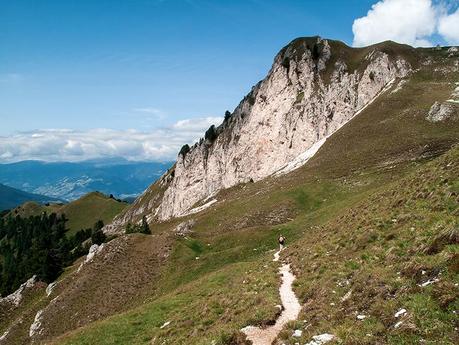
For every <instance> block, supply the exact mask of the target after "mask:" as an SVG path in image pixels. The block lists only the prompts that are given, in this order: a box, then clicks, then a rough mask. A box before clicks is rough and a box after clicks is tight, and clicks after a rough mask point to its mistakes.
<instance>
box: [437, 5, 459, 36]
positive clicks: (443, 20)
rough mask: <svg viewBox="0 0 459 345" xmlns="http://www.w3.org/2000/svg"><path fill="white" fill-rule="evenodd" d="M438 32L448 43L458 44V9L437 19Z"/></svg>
mask: <svg viewBox="0 0 459 345" xmlns="http://www.w3.org/2000/svg"><path fill="white" fill-rule="evenodd" d="M438 33H439V34H440V35H442V36H443V37H444V39H445V40H446V41H447V42H448V43H449V44H459V9H457V10H456V12H454V13H451V14H446V15H443V16H441V17H440V19H439V21H438Z"/></svg>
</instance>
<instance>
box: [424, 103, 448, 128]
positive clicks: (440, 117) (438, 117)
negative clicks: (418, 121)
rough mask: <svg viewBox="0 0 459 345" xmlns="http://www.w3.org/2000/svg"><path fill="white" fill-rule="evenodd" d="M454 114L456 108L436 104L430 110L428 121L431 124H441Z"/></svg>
mask: <svg viewBox="0 0 459 345" xmlns="http://www.w3.org/2000/svg"><path fill="white" fill-rule="evenodd" d="M453 114H454V107H453V105H451V104H448V103H440V102H435V103H434V104H433V105H432V107H431V108H430V110H429V113H428V114H427V117H426V119H427V120H428V121H430V122H434V123H435V122H440V121H444V120H446V119H448V118H450V117H451V115H453Z"/></svg>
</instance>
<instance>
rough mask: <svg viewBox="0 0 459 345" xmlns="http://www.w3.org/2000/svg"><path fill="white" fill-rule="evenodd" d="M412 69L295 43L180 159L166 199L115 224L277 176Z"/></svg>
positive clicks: (182, 210)
mask: <svg viewBox="0 0 459 345" xmlns="http://www.w3.org/2000/svg"><path fill="white" fill-rule="evenodd" d="M343 51H344V52H345V54H344V53H343ZM352 54H354V55H352ZM356 60H357V61H356ZM410 70H411V66H410V64H409V63H408V62H407V61H406V59H404V58H403V57H402V55H400V54H393V53H391V51H389V52H386V51H384V50H383V49H378V47H377V46H375V47H373V48H371V47H367V48H362V49H354V48H349V47H346V46H344V45H343V44H342V43H340V44H337V42H335V41H327V40H323V39H321V38H319V37H315V38H308V39H298V40H295V41H293V42H292V43H290V44H289V45H288V46H286V47H285V48H284V49H282V50H281V51H280V52H279V54H278V55H277V56H276V58H275V60H274V63H273V66H272V68H271V70H270V71H269V73H268V75H267V77H266V78H265V79H264V80H262V81H261V82H259V83H258V84H257V85H256V86H254V87H253V88H252V90H251V92H250V93H249V94H248V95H247V96H246V97H245V98H244V99H243V100H242V101H241V103H240V104H239V105H238V107H237V108H236V109H235V110H234V112H233V114H232V115H231V116H230V117H229V118H228V119H227V120H225V121H224V123H223V124H221V125H220V126H219V127H217V128H216V129H215V131H210V132H209V133H208V135H207V137H208V139H203V140H201V141H200V142H199V143H196V144H195V145H194V146H192V147H191V149H190V150H185V151H184V152H183V153H181V154H179V156H178V159H177V162H176V164H175V167H174V168H173V170H172V171H171V172H169V173H168V174H166V175H165V176H163V178H162V179H161V180H160V181H159V182H158V183H157V185H158V186H160V189H161V197H160V198H158V197H157V196H156V197H155V201H154V202H149V203H148V205H146V203H144V202H143V203H142V199H145V195H144V196H141V197H140V199H138V201H137V202H136V203H135V204H134V205H133V207H132V208H131V209H130V210H128V211H127V212H126V213H125V214H123V215H122V216H120V217H119V218H118V219H117V220H116V221H115V223H114V224H115V225H116V226H119V225H120V224H124V223H126V222H127V221H130V220H131V219H135V216H136V215H137V216H138V215H139V214H145V212H147V215H148V218H149V219H150V220H152V219H155V220H158V221H164V220H167V219H170V218H172V217H177V216H180V215H184V214H186V213H187V212H188V211H189V210H190V209H191V208H192V207H193V205H195V204H196V203H197V202H199V201H202V200H203V199H206V198H210V197H211V196H212V195H214V194H215V193H217V192H218V191H220V190H222V189H224V188H228V187H231V186H234V185H236V184H238V183H241V182H248V181H250V180H253V181H257V180H260V179H263V178H265V177H267V176H270V175H272V174H273V173H276V171H279V170H280V169H281V168H282V167H284V166H286V165H287V164H288V163H289V162H291V161H292V160H294V159H295V158H296V157H298V156H299V155H301V154H302V153H304V152H305V151H307V150H308V149H309V148H310V147H311V146H312V145H314V144H315V143H317V142H318V141H320V140H322V139H323V138H325V137H327V136H329V135H331V134H332V133H333V132H335V131H336V130H337V129H339V128H340V127H341V126H342V125H344V124H345V123H346V122H348V121H349V120H350V119H352V117H353V116H354V115H355V114H356V113H357V112H358V111H359V110H361V109H362V108H363V107H365V106H366V105H367V104H368V103H369V102H371V101H372V100H373V99H374V98H375V97H376V96H377V95H378V94H379V93H380V92H381V91H382V90H383V89H384V88H385V87H386V86H387V85H388V84H389V83H391V82H392V81H394V80H395V79H397V78H403V77H405V76H406V75H407V74H408V73H409V72H410ZM158 186H157V187H156V188H159V187H158ZM146 193H150V191H148V190H147V192H146Z"/></svg>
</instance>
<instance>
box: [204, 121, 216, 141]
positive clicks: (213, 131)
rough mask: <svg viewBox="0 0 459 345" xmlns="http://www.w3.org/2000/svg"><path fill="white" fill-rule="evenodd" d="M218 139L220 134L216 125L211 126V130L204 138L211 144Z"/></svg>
mask: <svg viewBox="0 0 459 345" xmlns="http://www.w3.org/2000/svg"><path fill="white" fill-rule="evenodd" d="M217 137H218V134H217V130H216V128H215V125H212V126H210V127H209V129H208V130H207V131H206V134H205V135H204V138H206V140H209V141H210V142H213V141H215V139H217Z"/></svg>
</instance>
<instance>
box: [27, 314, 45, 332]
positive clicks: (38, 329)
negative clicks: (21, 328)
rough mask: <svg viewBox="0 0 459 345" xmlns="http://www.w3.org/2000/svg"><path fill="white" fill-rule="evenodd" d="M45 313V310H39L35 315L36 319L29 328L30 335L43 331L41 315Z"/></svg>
mask: <svg viewBox="0 0 459 345" xmlns="http://www.w3.org/2000/svg"><path fill="white" fill-rule="evenodd" d="M42 314H43V310H39V311H38V312H37V314H36V315H35V319H34V320H33V323H32V324H31V325H30V329H29V337H33V336H34V335H37V334H40V333H41V332H42V328H41V317H42Z"/></svg>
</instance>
